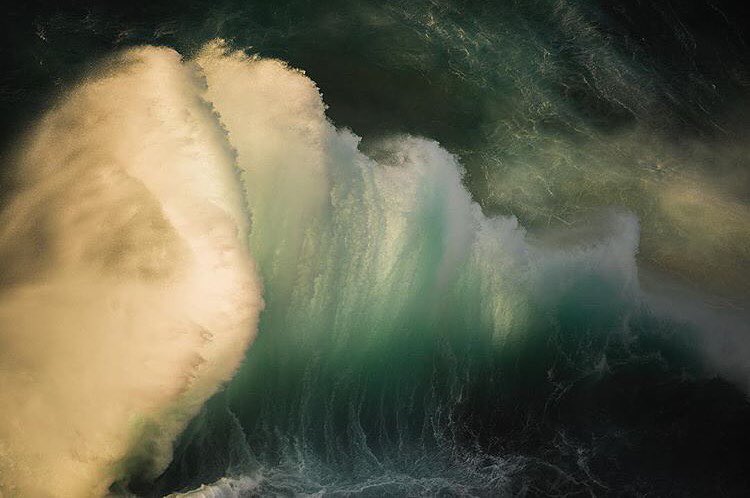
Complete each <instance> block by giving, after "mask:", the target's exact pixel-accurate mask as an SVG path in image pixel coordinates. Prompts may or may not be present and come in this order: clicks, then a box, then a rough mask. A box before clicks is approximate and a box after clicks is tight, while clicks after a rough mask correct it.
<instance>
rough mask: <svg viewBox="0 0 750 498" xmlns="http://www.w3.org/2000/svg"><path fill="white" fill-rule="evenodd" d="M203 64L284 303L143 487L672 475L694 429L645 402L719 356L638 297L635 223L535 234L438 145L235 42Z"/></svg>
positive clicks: (372, 486) (482, 491)
mask: <svg viewBox="0 0 750 498" xmlns="http://www.w3.org/2000/svg"><path fill="white" fill-rule="evenodd" d="M194 63H195V64H196V65H197V66H198V67H200V68H201V71H202V73H203V74H204V76H205V78H206V82H207V92H206V98H207V99H208V100H210V101H211V102H212V104H213V105H214V108H215V110H216V112H217V113H218V115H219V117H220V119H221V122H222V123H223V125H224V126H225V127H226V130H227V136H228V138H229V141H230V142H231V143H232V145H233V147H234V148H235V149H236V152H237V162H238V165H239V168H240V170H241V172H242V175H241V178H242V181H243V184H244V185H245V186H246V191H247V195H248V206H249V209H250V212H251V213H252V219H253V230H252V232H251V234H250V238H249V240H250V247H251V251H252V253H253V255H254V257H255V259H256V261H257V263H258V266H259V269H260V273H261V275H262V278H263V281H264V299H265V300H266V303H267V307H266V309H265V311H264V313H263V314H262V317H261V321H260V330H261V333H260V335H259V337H258V339H257V341H256V342H255V344H254V345H253V347H252V349H251V350H250V351H249V353H248V355H247V358H246V361H245V363H244V365H243V367H242V369H241V370H240V371H239V373H238V374H237V376H236V377H235V379H234V380H233V381H232V383H231V384H230V386H229V388H228V390H227V391H226V392H225V393H222V394H221V395H220V396H218V397H216V398H215V399H213V400H212V401H211V402H210V403H209V404H208V405H207V408H206V409H205V410H204V412H203V413H202V415H201V416H200V417H199V418H198V419H197V420H196V421H195V422H194V423H193V424H192V425H191V427H190V428H189V429H188V431H187V432H186V434H185V435H184V436H183V437H182V438H181V441H180V443H179V444H178V450H177V457H176V459H175V461H174V462H173V463H172V465H171V466H170V468H169V469H168V471H167V472H166V473H165V474H164V475H163V476H162V477H161V478H160V479H159V480H158V481H157V482H156V483H153V484H144V486H143V487H142V488H136V490H138V491H139V492H141V493H143V494H153V495H159V494H164V493H166V492H169V491H174V490H180V489H182V490H184V489H189V488H190V487H196V488H197V487H198V485H200V484H205V483H209V482H213V481H215V480H216V479H218V478H219V477H221V476H224V475H227V476H229V477H234V478H235V479H237V480H232V479H228V478H222V480H220V481H217V482H216V483H215V484H214V485H211V486H203V487H201V488H199V489H195V490H194V491H191V492H190V493H188V494H187V496H193V495H195V496H255V495H264V494H316V493H323V494H328V493H330V494H345V495H348V494H364V495H373V496H379V495H383V494H396V495H427V496H431V495H436V494H447V495H498V494H501V495H502V494H518V493H521V494H524V493H531V494H534V493H595V494H596V493H607V492H617V493H638V492H642V491H643V490H644V489H656V488H654V487H653V482H659V479H664V478H665V477H666V476H669V475H673V474H671V472H672V471H673V469H672V470H666V471H665V470H663V469H662V468H660V466H659V459H660V458H661V455H662V454H663V452H664V451H667V452H668V453H669V454H670V455H671V457H670V458H679V457H678V455H677V454H676V453H674V451H675V450H665V449H664V448H663V447H662V445H664V444H676V439H677V438H679V437H681V436H679V435H678V434H682V432H681V430H675V429H672V428H666V427H664V426H663V425H660V424H659V422H658V418H656V419H653V420H652V419H649V420H648V421H647V422H646V421H643V422H641V421H638V420H633V419H632V418H630V416H629V415H628V413H629V412H630V411H631V410H640V409H644V407H645V406H646V405H648V404H651V403H656V404H657V405H658V404H659V401H658V399H659V397H660V396H662V395H663V394H664V393H667V392H669V393H673V394H672V395H674V393H675V392H679V390H680V386H684V385H692V386H693V387H694V388H696V387H695V386H698V387H697V389H698V391H701V390H702V389H703V388H702V387H701V386H703V385H704V384H702V383H705V382H706V381H704V380H701V379H702V378H703V377H702V376H703V375H704V374H705V373H706V361H705V360H704V359H703V358H704V355H703V354H702V353H701V352H700V351H699V349H698V342H697V341H695V340H694V339H695V337H696V336H695V334H696V332H695V328H696V326H695V325H696V324H695V323H693V324H692V325H691V324H689V323H686V322H685V320H686V318H685V317H683V319H682V320H679V321H675V320H674V319H669V318H666V317H665V312H664V310H663V309H659V308H658V307H655V306H654V305H653V303H651V302H650V301H649V299H648V298H647V296H646V294H644V293H643V292H642V291H641V289H640V286H639V281H638V271H637V265H636V253H637V250H638V239H639V227H638V222H637V219H636V218H635V217H634V216H633V215H632V214H629V213H627V212H622V211H613V210H602V211H600V212H599V213H598V214H597V215H596V216H592V217H590V218H589V220H588V222H587V226H586V229H585V230H584V229H580V228H579V229H578V230H568V231H563V232H560V233H553V232H550V233H546V234H544V235H531V234H529V233H527V231H526V230H524V229H523V228H522V227H521V226H520V225H519V224H518V221H517V220H516V219H515V218H514V217H487V216H485V215H484V214H483V213H482V210H481V209H480V208H479V206H478V205H477V204H476V203H475V202H473V201H472V199H471V196H470V194H469V193H468V191H467V190H466V189H465V187H464V186H463V182H462V180H463V169H462V167H461V166H460V164H459V163H458V161H457V159H456V158H455V157H454V156H453V155H451V154H449V153H448V152H446V151H445V150H444V149H443V148H441V147H440V146H439V145H438V144H437V143H436V142H434V141H430V140H425V139H421V138H414V137H409V136H402V137H392V138H390V139H387V140H382V141H379V142H373V143H370V144H368V146H367V147H368V148H367V152H368V153H367V155H365V154H364V153H363V152H362V151H361V150H360V149H361V144H360V139H359V138H358V137H356V136H355V135H353V134H352V133H351V132H350V131H348V130H346V129H336V128H335V127H334V126H333V125H332V124H331V123H330V122H329V121H328V120H327V119H326V116H325V105H324V104H323V101H322V98H321V96H320V93H319V91H318V89H317V88H316V86H315V84H314V83H313V82H312V81H311V80H310V79H308V78H307V77H306V76H305V75H304V74H303V73H301V72H300V71H296V70H293V69H290V68H289V67H287V66H286V65H285V64H284V63H282V62H279V61H276V60H268V59H262V58H257V57H255V58H251V57H248V56H246V55H245V54H244V53H242V52H233V51H231V50H230V49H228V48H227V47H226V45H224V44H223V43H222V42H212V43H210V44H208V45H207V46H205V47H204V48H203V49H202V50H201V51H200V52H198V53H197V55H196V56H195V58H194ZM727 400H728V401H727V406H728V407H731V409H730V410H729V411H728V413H731V415H728V417H729V418H731V419H732V420H737V419H735V418H734V417H735V416H737V413H740V412H742V410H746V408H745V405H744V403H743V401H742V396H738V397H736V398H733V397H732V395H729V396H728V397H727ZM685 401H686V402H687V400H685ZM635 407H637V408H635ZM651 410H655V411H656V412H658V408H657V409H654V408H653V407H651V408H649V410H648V413H655V411H651ZM654 416H656V417H658V416H657V415H654ZM697 418H698V419H699V418H700V417H697ZM698 419H696V420H692V419H691V420H690V422H689V423H688V427H689V426H691V424H692V425H695V427H696V430H699V429H698V428H699V427H701V423H702V422H701V421H700V420H698ZM661 431H666V434H667V435H666V436H664V435H663V434H660V432H661ZM726 443H727V441H726V440H724V439H722V440H721V441H720V442H719V441H717V442H716V444H721V445H723V444H726ZM689 461H690V459H689V458H687V462H686V466H687V464H688V463H690V462H689ZM615 462H617V464H616V465H615ZM635 476H643V481H638V480H637V479H634V477H635ZM734 477H736V475H735V476H734ZM645 482H648V483H649V484H648V485H645V484H642V483H645ZM672 485H673V483H670V486H672ZM649 486H651V487H650V488H649ZM677 486H678V487H679V486H685V488H684V490H687V489H709V487H710V483H709V482H707V481H703V480H701V479H690V478H687V477H684V476H683V477H682V480H681V481H679V482H678V484H677ZM674 489H677V488H674ZM680 489H683V488H680Z"/></svg>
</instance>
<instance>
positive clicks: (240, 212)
mask: <svg viewBox="0 0 750 498" xmlns="http://www.w3.org/2000/svg"><path fill="white" fill-rule="evenodd" d="M204 89H205V84H204V83H203V82H202V80H201V79H200V78H199V77H197V76H196V74H195V72H194V71H193V70H192V69H191V68H190V67H188V66H186V65H185V64H183V63H182V62H181V60H180V56H179V55H178V54H177V53H175V52H174V51H171V50H167V49H157V48H141V49H134V50H130V51H127V52H125V53H123V54H121V55H119V56H117V57H116V58H113V59H112V60H110V61H108V62H107V63H106V64H103V65H102V66H101V67H100V68H99V69H98V70H97V71H96V72H94V73H93V74H92V75H90V76H89V77H88V78H86V79H85V80H84V81H83V82H82V83H80V84H79V85H78V86H77V87H75V88H74V89H72V90H71V91H70V92H69V93H68V94H67V95H66V96H65V97H64V98H63V99H62V100H61V101H60V102H59V103H58V104H57V105H56V106H55V107H54V108H53V109H51V110H50V111H49V112H48V113H47V114H46V116H44V118H43V119H42V120H41V122H40V123H39V124H38V125H37V126H36V127H35V128H34V130H33V131H31V133H30V134H29V136H28V137H27V140H26V141H25V143H24V146H23V147H22V149H21V150H20V152H19V154H18V158H17V160H18V168H19V175H18V186H19V188H18V191H17V194H16V195H15V196H14V197H13V198H12V199H11V200H10V202H9V203H8V205H7V207H6V208H5V210H4V211H3V212H2V214H1V215H0V218H1V219H0V259H2V261H3V271H2V274H0V285H1V287H0V405H1V406H2V410H0V495H5V496H34V497H46V496H65V497H86V496H102V495H104V494H106V493H107V489H108V487H109V486H110V485H111V484H112V483H113V482H114V481H115V480H118V479H122V478H126V477H127V475H128V473H129V472H131V471H133V470H134V469H136V470H137V471H138V472H143V473H145V475H147V476H148V475H152V476H154V475H156V474H158V473H159V472H160V471H161V470H162V469H163V468H165V466H166V465H167V464H168V462H169V460H170V457H171V451H172V449H171V444H172V441H173V439H174V438H175V437H176V436H177V435H178V434H179V433H180V431H181V430H182V429H183V428H184V426H185V424H186V423H187V422H188V421H189V419H190V418H191V417H192V415H194V413H195V412H196V411H197V410H198V409H199V408H200V406H201V404H202V403H203V402H204V401H205V400H206V399H207V398H208V397H209V396H210V395H212V394H213V393H214V392H215V391H216V390H217V388H218V387H219V386H220V385H221V384H222V383H223V382H225V381H227V380H228V379H229V378H230V377H231V376H232V374H233V372H234V371H235V369H236V367H237V366H238V364H239V362H240V361H241V359H242V357H243V355H244V352H245V349H246V347H247V346H248V344H249V342H250V341H251V339H252V337H253V335H254V333H255V329H256V322H257V316H258V313H259V310H260V309H261V307H262V299H261V297H260V287H259V283H258V279H257V278H256V274H255V268H254V263H253V261H252V260H251V258H250V255H249V251H248V248H247V233H248V228H249V227H248V223H247V219H248V217H247V216H246V214H245V212H244V209H243V201H242V195H241V192H240V189H239V188H238V182H237V179H236V178H235V174H234V171H233V164H234V156H233V152H232V150H231V149H230V147H229V146H228V144H227V142H226V138H225V134H224V131H223V130H222V128H221V127H220V126H219V124H218V121H217V119H216V116H215V114H214V113H213V112H212V110H211V108H210V106H209V105H208V104H206V103H205V102H204V101H203V100H202V98H201V95H202V93H203V91H204Z"/></svg>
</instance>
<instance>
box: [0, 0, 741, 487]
mask: <svg viewBox="0 0 750 498" xmlns="http://www.w3.org/2000/svg"><path fill="white" fill-rule="evenodd" d="M2 24H3V26H4V28H3V31H4V33H5V37H6V40H5V43H4V44H3V48H2V55H1V57H2V64H3V70H2V73H1V74H0V116H2V118H1V119H0V130H1V131H2V137H3V138H4V144H5V147H6V148H8V147H10V146H11V145H12V144H13V143H14V141H15V140H16V139H17V138H18V136H19V134H20V133H21V132H22V130H24V129H25V128H26V127H27V126H29V123H31V122H33V120H34V119H35V118H36V117H37V116H38V115H39V113H40V112H41V111H42V110H43V109H44V108H45V107H46V106H47V105H48V104H49V103H50V102H51V101H53V100H54V99H55V98H56V97H58V96H59V95H61V94H62V93H64V92H65V91H66V89H68V88H69V87H70V86H71V85H72V84H73V83H74V82H75V81H76V80H77V78H79V77H80V75H81V74H82V73H84V72H85V71H87V70H89V69H90V68H91V67H92V66H93V65H94V64H96V63H97V62H98V61H99V60H100V59H101V58H102V57H104V56H106V55H108V54H110V53H112V52H114V51H117V50H120V49H122V48H125V47H129V46H134V45H144V44H149V45H159V46H168V47H171V48H174V49H176V50H177V51H178V52H180V53H181V54H183V55H184V56H185V57H188V58H189V57H192V56H193V55H194V54H196V53H197V52H198V51H199V50H200V48H201V47H203V46H204V45H205V44H206V43H207V42H209V41H211V40H213V39H216V38H222V39H224V40H226V42H227V44H228V46H229V47H231V48H233V49H237V50H244V51H245V52H246V53H247V54H250V55H254V54H257V55H259V56H261V57H263V58H277V59H281V60H283V61H286V62H287V63H288V64H289V65H290V66H291V67H294V68H298V69H302V70H304V71H305V74H306V76H307V77H309V78H310V79H311V80H312V81H314V82H315V83H316V84H317V86H318V88H319V89H320V92H321V94H322V98H323V101H324V102H325V104H326V105H327V106H328V107H327V110H326V115H327V117H328V118H329V120H330V122H332V123H333V125H335V126H336V127H337V128H338V129H339V131H336V132H335V133H334V134H333V135H332V137H333V138H331V139H330V144H329V145H327V148H326V149H325V152H324V155H325V158H324V159H323V160H322V161H323V163H324V164H325V166H324V171H325V175H326V178H328V179H329V182H330V188H329V189H328V190H324V191H322V194H321V195H322V196H323V197H325V198H326V199H329V200H330V202H329V204H327V205H326V207H325V208H322V209H321V210H320V211H315V212H312V213H310V212H307V211H306V206H307V204H305V202H306V201H305V200H304V199H303V200H299V197H300V193H299V191H298V190H295V189H296V188H298V187H295V186H294V185H292V184H293V181H291V179H292V178H293V177H294V176H295V175H296V168H297V166H298V165H295V164H286V163H283V161H281V162H280V163H279V166H278V170H279V171H280V173H279V179H278V183H276V184H272V183H270V181H269V183H263V182H265V181H266V180H265V179H263V178H256V177H252V176H250V177H249V180H247V181H249V182H250V184H251V185H253V184H255V183H253V182H255V181H257V185H260V187H258V190H257V191H254V196H252V197H251V198H250V199H249V208H250V212H251V213H252V217H253V232H252V235H251V240H250V246H251V249H252V252H253V256H254V257H255V259H256V261H257V262H258V265H259V270H260V274H261V277H262V279H263V282H264V299H265V301H266V309H265V311H264V312H263V314H262V315H261V322H260V327H259V333H258V337H257V339H256V341H255V343H254V344H253V345H252V346H251V348H250V349H249V351H248V353H247V356H246V359H245V362H244V363H243V365H242V367H241V369H240V370H239V372H238V373H237V375H236V377H235V378H234V380H232V381H231V383H229V385H228V386H227V387H226V389H224V390H222V391H221V392H219V393H218V394H216V395H215V396H214V397H213V398H212V399H211V400H210V401H209V402H208V404H207V405H206V406H205V407H204V408H203V410H202V411H201V413H200V414H199V415H198V417H197V418H196V419H195V420H194V421H193V422H192V423H191V424H190V425H189V427H188V428H187V430H186V431H185V433H184V434H183V435H182V436H181V437H180V439H179V440H178V441H177V442H176V445H175V452H174V459H173V461H172V463H171V465H170V466H169V467H168V468H167V469H166V471H165V472H164V473H163V474H162V475H161V476H159V477H158V478H156V479H153V478H152V476H150V475H148V474H147V473H144V472H143V469H141V468H139V467H138V466H135V467H134V468H133V470H132V471H131V472H130V475H129V476H128V479H126V481H127V482H122V483H118V484H116V485H115V486H114V487H113V490H115V491H116V492H118V493H123V494H126V493H134V494H136V495H138V496H164V495H167V494H169V493H177V492H183V493H184V492H189V491H190V490H195V489H197V488H199V487H200V486H201V485H204V484H206V485H211V486H210V487H207V488H203V489H202V490H201V491H199V492H198V491H196V493H203V496H256V495H296V494H312V495H316V496H317V495H335V496H349V495H359V494H361V495H365V496H383V495H396V496H401V495H404V496H414V495H424V496H435V495H440V496H498V495H500V496H504V495H520V496H745V495H746V494H747V493H748V491H749V490H750V473H748V470H750V467H749V466H748V459H747V448H748V447H750V403H749V402H748V399H747V392H748V391H747V388H748V386H750V382H749V381H748V379H750V356H748V355H747V354H746V353H747V352H748V351H750V347H749V346H748V345H750V337H748V336H747V334H748V333H750V330H748V325H747V324H748V321H747V318H748V313H747V308H746V305H747V303H748V298H749V297H750V284H748V282H750V205H749V203H750V169H749V168H750V164H749V163H748V157H750V156H749V155H748V152H749V150H748V145H747V144H748V143H750V142H748V139H749V138H750V136H748V131H749V130H750V128H748V124H749V123H748V120H747V117H746V116H747V111H748V109H750V48H749V47H748V45H747V43H748V34H749V33H748V26H749V24H748V22H747V17H746V16H745V14H744V12H743V11H742V10H740V9H739V8H737V7H735V6H734V5H733V4H732V3H729V2H723V1H718V0H717V1H704V0H696V1H692V2H668V1H654V2H639V1H625V2H609V1H602V2H593V1H582V0H581V1H573V0H569V1H563V0H556V1H553V0H530V1H523V2H522V1H504V0H503V1H496V2H490V1H484V2H479V1H476V2H475V1H446V2H440V1H423V0H415V1H409V2H406V1H402V2H396V1H384V2H383V1H329V2H310V1H280V2H260V1H253V0H243V1H221V0H220V1H215V2H209V1H175V2H149V3H147V4H145V3H144V4H142V5H139V4H138V2H114V3H96V2H47V3H45V2H28V3H25V4H23V5H15V6H13V7H11V8H10V9H9V11H8V12H6V13H5V16H4V19H3V21H2ZM269 105H270V104H269ZM219 112H220V114H222V115H224V111H223V110H222V109H219ZM343 129H348V130H351V132H353V133H354V134H356V135H357V136H359V137H362V141H361V143H360V144H359V151H360V152H356V151H354V150H352V149H351V147H349V146H348V145H347V144H348V143H349V142H347V140H348V139H347V138H346V137H347V136H349V135H347V134H346V132H342V131H340V130H343ZM230 131H231V130H230ZM332 133H333V132H332ZM412 137H425V139H426V140H423V139H415V138H412ZM438 143H439V145H440V147H438V145H437V144H438ZM294 146H295V145H294V144H291V145H290V147H291V148H294ZM446 151H447V152H446ZM240 156H241V157H242V151H241V150H240ZM367 161H373V164H377V166H378V168H381V169H384V170H387V169H388V168H389V167H393V166H396V167H411V166H414V165H416V166H415V169H414V170H413V171H415V173H414V174H413V175H412V174H411V173H410V174H408V175H404V176H399V175H398V174H391V173H390V172H386V173H383V172H381V169H378V168H375V170H376V172H375V173H373V172H371V171H370V170H369V169H368V168H367V167H365V166H366V165H365V166H363V164H365V163H367ZM367 164H370V163H367ZM424 164H426V165H428V166H425V167H422V165H424ZM7 170H8V168H6V170H5V171H7ZM388 171H390V170H388ZM409 171H412V170H411V169H410V170H409ZM303 178H304V177H303ZM6 184H7V187H6V189H5V190H6V191H8V190H9V189H10V188H11V182H10V181H7V182H6ZM270 185H275V187H274V188H275V190H273V191H272V190H271V189H270V187H269V186H270ZM279 185H280V186H279ZM290 185H292V186H290ZM415 185H416V187H415ZM461 185H463V186H464V187H465V190H464V188H461V187H460V186H461ZM263 186H266V187H269V189H267V190H265V191H264V190H263V189H262V187H263ZM302 188H303V189H305V186H304V185H303V187H302ZM310 190H314V188H313V187H311V188H310ZM394 192H395V193H394ZM306 195H307V194H302V195H301V197H303V198H305V196H306ZM310 202H313V201H310ZM472 202H473V203H476V204H472ZM404 213H406V214H404ZM467 227H468V228H467ZM464 239H471V240H472V241H473V242H472V243H471V244H469V243H466V244H464V242H462V241H463V240H464ZM456 248H457V249H456ZM198 495H199V496H200V494H198Z"/></svg>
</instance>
